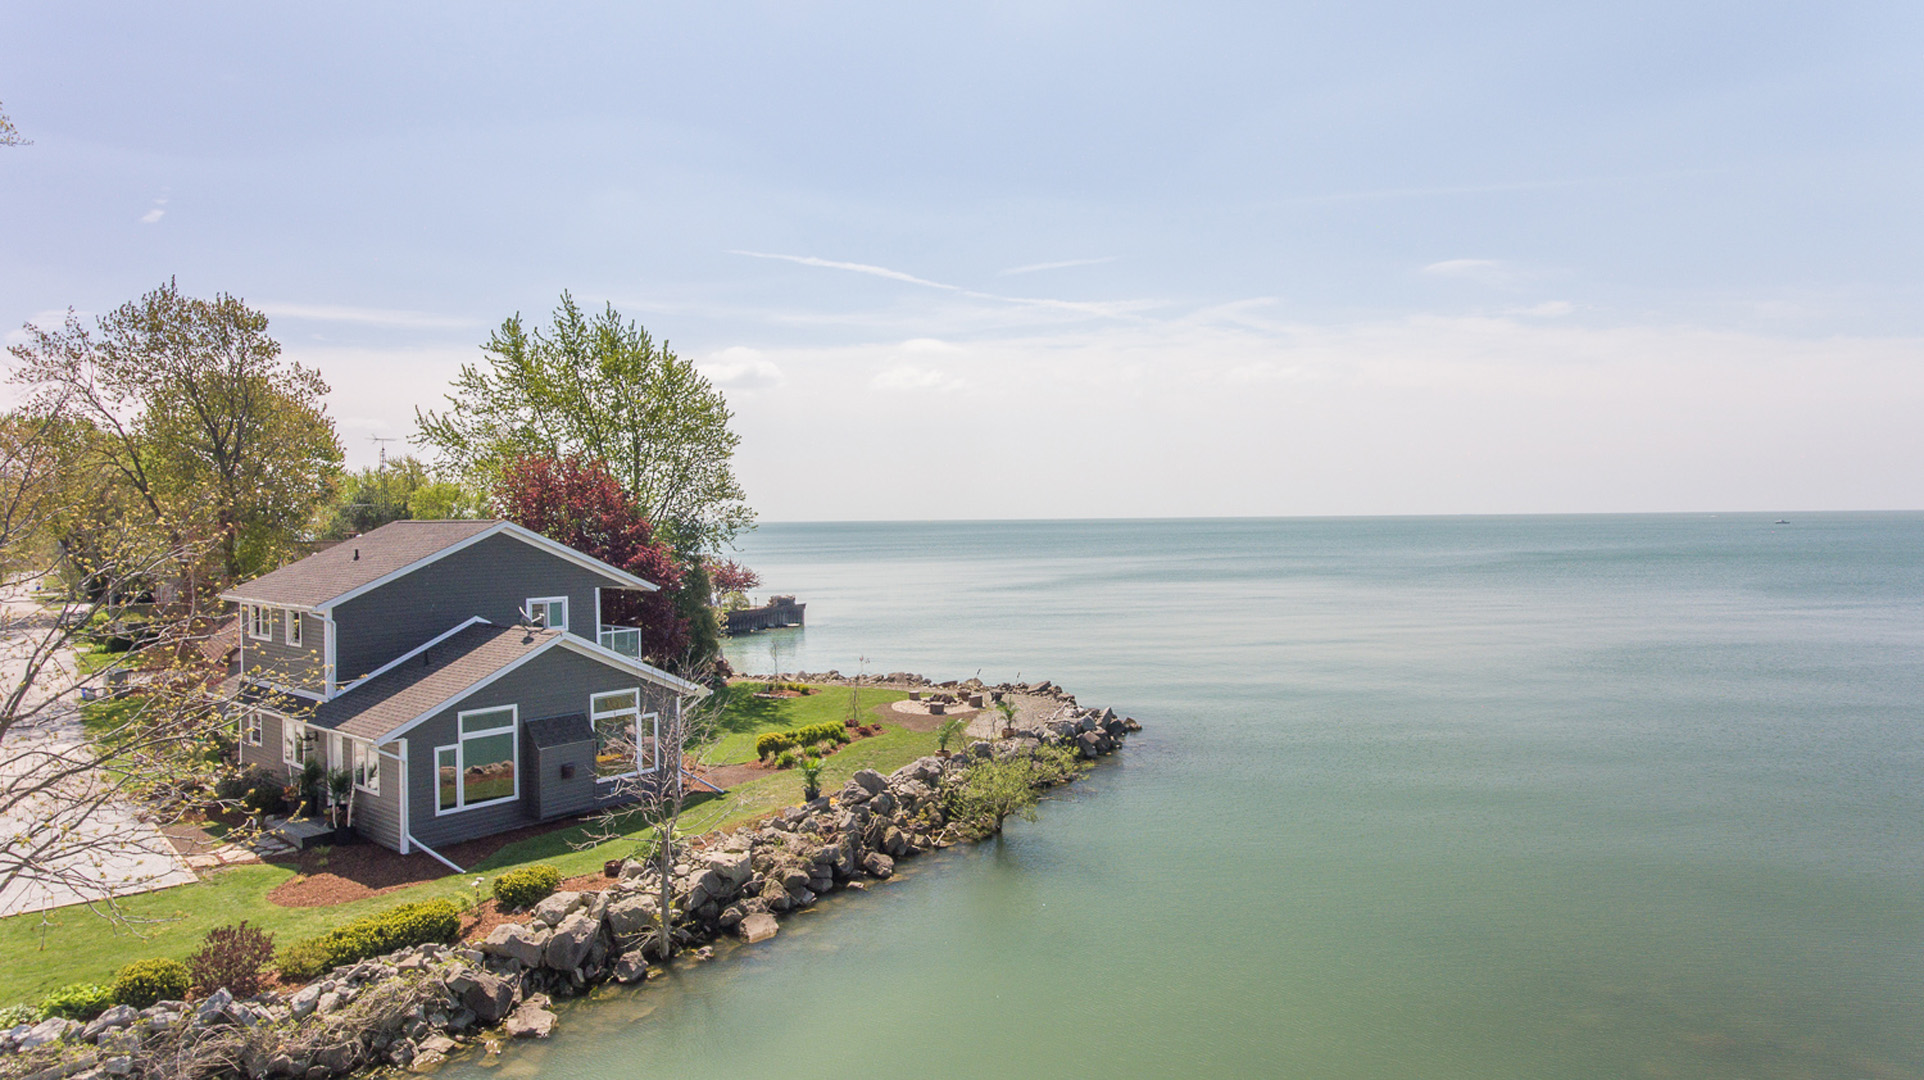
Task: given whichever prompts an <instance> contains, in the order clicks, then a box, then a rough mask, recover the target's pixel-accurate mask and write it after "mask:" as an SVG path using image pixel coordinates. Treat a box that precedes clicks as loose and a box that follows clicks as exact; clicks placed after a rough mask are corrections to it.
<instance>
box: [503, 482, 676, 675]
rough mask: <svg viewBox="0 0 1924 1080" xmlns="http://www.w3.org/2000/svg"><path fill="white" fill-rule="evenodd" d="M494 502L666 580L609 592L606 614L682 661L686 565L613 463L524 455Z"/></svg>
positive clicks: (660, 657)
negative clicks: (680, 612) (679, 600)
mask: <svg viewBox="0 0 1924 1080" xmlns="http://www.w3.org/2000/svg"><path fill="white" fill-rule="evenodd" d="M494 501H495V509H496V510H497V511H498V512H499V513H500V515H501V516H502V517H504V518H506V519H508V520H509V521H512V522H514V523H515V524H517V525H520V526H522V527H523V528H526V529H531V530H533V531H535V532H538V533H540V534H541V535H543V536H545V537H547V538H548V539H550V540H558V541H560V542H561V543H563V544H566V545H568V546H569V547H571V548H574V549H576V550H577V551H583V552H586V553H587V554H589V555H593V556H594V557H595V558H597V559H600V560H601V561H602V562H605V563H608V564H610V565H612V566H618V567H620V568H621V569H623V570H626V571H628V572H629V573H631V574H633V575H635V576H636V577H639V578H642V579H643V580H646V581H651V582H654V583H655V584H656V585H659V586H661V589H660V590H659V591H657V592H641V591H639V590H634V589H609V590H607V591H605V592H603V593H602V594H601V617H602V619H603V621H605V622H608V623H612V624H614V625H616V626H639V627H640V628H641V651H642V655H643V656H645V657H647V658H648V659H649V660H650V661H651V662H653V663H655V664H658V665H660V666H662V667H667V668H679V667H680V666H681V664H682V662H683V660H684V658H685V654H686V653H687V651H688V622H687V620H685V619H683V618H681V617H679V616H677V615H676V614H675V608H674V603H673V600H672V599H671V594H673V593H674V592H675V590H677V589H679V588H680V587H681V568H680V567H679V566H677V565H676V563H675V556H674V552H673V551H672V550H670V549H669V547H668V545H666V544H663V543H659V542H657V541H656V540H655V529H654V526H653V525H652V524H650V523H649V521H648V519H647V518H645V517H643V516H642V513H641V508H640V507H639V506H638V505H637V504H636V503H635V499H634V496H632V495H630V494H629V493H628V491H627V489H625V488H623V487H622V486H621V483H620V481H618V480H616V479H615V478H614V476H613V475H611V474H610V473H609V472H608V469H607V467H606V466H604V465H602V464H601V462H599V461H594V460H582V459H579V458H574V457H566V458H561V459H555V458H548V457H523V458H517V459H515V460H514V461H511V462H509V463H508V466H507V468H506V469H504V470H503V471H502V474H501V482H500V483H499V484H498V485H497V486H496V487H495V490H494Z"/></svg>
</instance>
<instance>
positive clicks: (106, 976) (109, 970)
mask: <svg viewBox="0 0 1924 1080" xmlns="http://www.w3.org/2000/svg"><path fill="white" fill-rule="evenodd" d="M871 695H873V698H872V699H871ZM900 697H902V694H901V693H899V692H895V691H883V690H865V691H863V693H862V696H861V699H860V703H861V705H862V707H863V708H864V710H868V709H870V708H871V706H872V704H880V703H882V702H884V701H893V700H896V699H899V698H900ZM847 708H848V694H847V692H846V691H845V690H843V689H842V688H839V687H831V688H828V689H826V690H824V692H822V693H819V694H811V695H809V696H807V697H802V698H790V699H786V700H781V701H767V700H760V699H756V698H752V697H749V696H748V695H747V694H739V695H732V696H731V697H730V699H729V700H728V701H727V703H726V705H725V712H724V716H723V720H724V725H723V729H724V731H726V732H727V735H726V738H729V739H746V740H747V745H748V752H747V754H746V755H745V756H744V757H742V758H738V759H732V760H746V759H747V758H750V757H753V755H754V736H755V735H756V734H759V733H760V732H762V731H770V730H780V729H783V728H791V727H798V726H801V725H803V724H810V723H820V722H822V721H824V720H832V719H839V718H840V717H842V716H844V715H846V710H847ZM864 719H865V720H870V721H872V720H873V719H874V717H873V714H872V713H871V714H870V715H868V716H866V717H864ZM934 752H935V735H934V734H933V733H931V732H915V731H909V730H907V729H905V728H899V727H896V726H894V725H884V730H883V733H882V734H880V735H878V736H875V737H874V738H871V739H861V740H858V741H856V742H854V743H852V744H850V745H849V746H847V747H846V748H844V749H843V750H842V751H841V752H839V753H836V754H834V755H832V756H831V757H829V759H828V762H827V765H826V767H825V768H824V769H823V771H822V789H823V790H824V791H834V790H836V789H838V788H840V787H841V786H842V785H843V784H844V783H845V782H846V781H847V780H848V778H849V776H850V775H852V774H853V773H854V772H855V771H856V770H858V769H864V768H872V769H877V770H880V771H882V772H891V771H893V770H894V769H896V768H899V767H900V766H902V765H904V764H906V763H907V762H909V761H912V760H914V759H915V758H918V757H921V756H923V755H925V754H932V753H934ZM709 760H717V759H716V758H715V756H714V755H710V756H709ZM801 797H802V778H801V774H800V773H798V772H797V771H795V770H793V769H788V770H784V771H782V772H779V773H775V774H773V775H770V776H767V777H764V778H762V779H759V780H755V781H753V782H751V783H747V784H742V785H740V786H738V787H736V788H734V789H733V790H731V791H730V792H729V793H728V794H727V795H708V796H705V797H703V798H701V799H699V800H691V805H690V807H689V809H688V810H687V812H686V813H685V814H684V815H683V818H682V827H683V830H684V831H685V832H706V831H708V830H711V829H718V828H726V827H730V826H733V825H736V824H739V823H741V822H744V821H748V820H751V819H753V818H757V817H760V816H762V815H764V814H768V813H770V812H772V811H775V810H779V809H780V808H782V807H784V806H790V805H793V804H795V803H798V802H800V801H801ZM586 833H587V829H586V828H585V827H583V826H575V827H572V828H569V829H562V830H558V831H556V832H552V833H548V834H546V835H544V836H538V837H535V838H533V839H530V840H523V841H521V842H519V843H516V844H511V845H509V846H508V847H505V848H503V849H501V850H500V851H499V852H496V853H495V854H494V856H493V857H491V858H489V859H487V860H486V861H485V862H483V863H481V864H479V865H478V866H473V867H469V868H468V870H469V872H468V873H466V874H459V875H456V874H449V875H448V876H446V877H443V878H439V879H437V880H435V881H430V882H426V883H424V884H421V885H416V886H413V887H412V888H408V889H401V890H396V891H395V892H391V893H388V894H386V895H383V896H378V897H374V898H372V899H369V900H362V901H357V902H355V903H352V904H342V905H339V906H335V907H319V908H284V907H278V906H276V905H274V904H271V903H268V902H267V900H266V896H267V894H268V893H269V892H271V891H273V889H274V888H275V887H276V886H278V885H280V884H281V883H282V882H284V881H286V880H287V879H288V878H290V877H292V876H293V875H294V871H293V870H292V869H290V868H287V867H282V866H273V865H269V866H242V867H232V868H229V869H227V870H222V871H219V872H217V873H214V874H212V875H211V876H209V877H208V878H207V880H204V881H202V882H200V883H198V884H194V885H183V886H180V887H178V888H173V889H167V890H164V891H162V892H157V893H148V894H146V895H144V896H135V897H130V898H128V899H127V900H126V901H124V902H123V905H122V906H123V909H124V910H126V911H127V912H128V913H129V914H130V915H132V916H133V917H134V918H135V919H136V920H140V922H139V925H138V926H137V927H136V928H135V930H134V931H131V932H130V931H127V930H120V931H116V930H115V929H114V928H113V927H112V926H111V925H110V924H109V923H108V922H106V921H105V920H103V919H101V918H100V917H98V916H96V915H94V914H92V913H91V912H89V911H88V910H87V909H86V908H84V907H73V908H65V909H62V910H58V911H52V912H48V913H47V914H46V920H45V923H44V924H43V922H42V918H41V916H40V915H39V914H29V915H16V916H13V917H12V918H8V919H0V959H4V961H5V962H4V963H0V1005H6V1004H10V1003H13V1002H16V1001H38V1000H39V999H40V998H41V997H42V996H44V995H45V994H46V993H47V992H48V991H49V990H53V989H55V988H57V987H61V986H65V985H67V984H68V983H74V982H92V981H99V982H106V981H108V980H110V979H111V977H112V975H113V973H114V971H116V970H117V969H119V968H120V967H121V966H122V965H124V964H126V963H128V962H129V961H131V960H136V959H139V958H141V957H146V956H172V957H180V958H184V957H185V956H186V955H187V954H188V953H190V952H192V951H194V949H195V948H196V947H198V945H199V944H200V940H201V938H202V937H203V936H205V935H206V933H207V931H208V930H210V929H212V928H214V927H216V926H224V925H227V924H230V923H235V922H239V921H240V920H242V919H246V920H247V921H248V922H249V924H250V925H253V926H258V927H260V928H261V929H263V930H266V931H268V932H270V933H272V934H273V935H274V937H275V940H276V941H277V942H279V943H282V944H285V943H289V942H292V941H295V940H297V939H300V938H304V937H311V936H313V935H315V934H319V933H321V932H323V931H325V930H327V929H329V928H331V927H333V926H336V925H339V924H340V923H343V922H346V921H347V920H349V919H352V918H355V917H358V916H360V915H364V914H366V913H368V912H370V911H378V910H381V909H383V908H387V907H392V906H394V905H396V904H400V903H405V902H407V901H410V900H423V899H428V898H431V897H436V896H463V897H472V896H473V889H472V887H471V883H472V882H473V881H474V879H475V878H476V877H481V878H484V879H486V880H484V881H483V883H482V888H483V892H484V894H485V891H486V889H487V887H488V886H489V885H490V884H491V883H492V880H493V878H494V876H495V875H497V874H499V873H500V872H501V871H503V870H507V869H511V868H513V867H516V866H521V865H525V864H527V863H533V862H546V863H551V864H553V865H554V866H556V867H558V868H559V869H560V870H561V873H562V876H564V877H576V876H579V875H582V874H588V873H593V872H595V871H596V870H597V869H598V868H599V867H600V866H601V864H602V863H603V862H605V861H607V860H609V859H614V858H621V857H624V856H626V855H628V854H630V853H631V852H632V851H633V850H634V848H635V846H636V844H637V842H638V841H639V840H640V839H642V838H643V837H644V835H645V833H646V830H638V831H637V832H636V833H634V834H632V835H630V836H627V837H622V838H619V839H616V840H612V841H609V842H606V843H603V844H600V845H597V846H595V847H591V848H587V849H584V850H579V851H577V850H575V849H574V847H573V844H575V843H580V842H582V841H583V840H584V839H585V838H586ZM43 945H44V948H43Z"/></svg>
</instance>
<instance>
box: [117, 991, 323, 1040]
mask: <svg viewBox="0 0 1924 1080" xmlns="http://www.w3.org/2000/svg"><path fill="white" fill-rule="evenodd" d="M314 996H315V997H316V998H319V997H320V996H321V994H320V991H319V990H316V991H315V992H314ZM139 1016H140V1010H139V1009H136V1008H134V1007H133V1006H132V1005H116V1006H114V1007H113V1008H111V1009H108V1010H107V1011H106V1012H104V1013H101V1014H100V1015H99V1016H96V1017H94V1018H93V1019H92V1020H90V1021H88V1022H87V1026H86V1027H84V1028H82V1029H81V1031H80V1037H81V1038H83V1039H85V1040H87V1041H88V1042H93V1041H94V1040H96V1039H98V1038H100V1036H101V1035H102V1034H103V1033H104V1032H108V1031H117V1030H119V1029H121V1028H124V1027H126V1026H127V1025H128V1024H131V1023H133V1022H134V1021H135V1020H136V1019H138V1018H139Z"/></svg>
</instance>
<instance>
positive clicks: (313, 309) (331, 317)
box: [254, 300, 474, 329]
mask: <svg viewBox="0 0 1924 1080" xmlns="http://www.w3.org/2000/svg"><path fill="white" fill-rule="evenodd" d="M254 306H255V307H256V308H258V309H259V310H260V311H261V312H262V313H263V314H266V315H268V316H271V317H273V318H277V319H300V320H303V321H306V322H336V323H361V324H364V325H368V326H406V327H414V328H419V329H455V328H458V327H464V326H473V325H474V321H473V320H471V319H460V318H455V317H453V316H448V315H433V314H429V313H428V312H424V311H399V310H395V309H392V308H367V307H345V306H341V305H336V304H286V303H281V302H280V301H276V300H267V301H263V302H261V303H258V304H255V305H254Z"/></svg>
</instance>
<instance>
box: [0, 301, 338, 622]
mask: <svg viewBox="0 0 1924 1080" xmlns="http://www.w3.org/2000/svg"><path fill="white" fill-rule="evenodd" d="M26 331H27V340H26V342H24V343H23V344H20V345H16V346H13V347H12V349H11V350H10V351H11V352H12V353H13V356H14V358H15V360H16V361H17V362H18V364H17V367H16V370H15V373H14V381H15V382H17V383H22V384H25V385H27V386H28V387H30V388H31V391H32V393H31V397H30V403H29V410H30V411H31V412H32V413H33V414H34V415H37V416H41V417H62V418H64V422H65V423H66V424H67V425H68V428H67V430H69V431H85V432H86V433H87V439H86V441H85V443H84V451H85V452H86V453H88V454H90V455H93V456H95V457H97V460H98V461H99V463H100V464H102V465H103V466H105V468H104V473H105V475H107V476H110V477H112V478H113V480H114V482H115V483H116V485H117V486H119V487H120V488H122V489H123V490H124V491H126V492H127V493H128V494H129V496H130V499H129V503H130V504H131V505H135V506H138V507H141V508H144V510H145V512H146V514H147V516H148V519H149V520H148V521H147V522H146V523H145V524H146V525H149V526H151V527H153V528H155V529H157V530H158V531H159V532H160V533H161V534H162V535H164V537H165V539H166V543H167V544H168V545H169V546H172V547H180V546H181V545H184V544H189V543H193V542H196V541H203V540H204V541H206V542H207V544H208V545H209V546H210V547H211V549H212V551H213V553H214V555H215V567H216V572H217V573H218V575H219V576H220V578H221V579H222V581H220V582H216V584H223V583H225V582H228V581H233V580H236V579H239V578H242V577H246V576H250V575H252V574H255V573H259V572H261V571H263V570H266V569H269V568H271V567H272V566H274V565H275V564H276V563H278V562H279V561H280V560H281V557H282V556H283V555H284V554H286V553H287V551H288V549H289V546H290V545H291V544H292V542H293V541H294V540H296V539H297V538H298V537H299V534H300V531H301V529H302V527H303V526H305V525H306V524H307V522H308V520H309V518H310V516H311V515H312V513H313V511H314V508H315V506H316V505H318V504H319V503H320V501H321V500H322V499H323V498H325V497H326V495H327V492H328V487H329V483H330V480H331V478H332V476H333V474H334V473H335V471H336V470H338V468H339V466H340V461H341V446H340V442H339V440H338V439H337V438H336V437H335V434H334V424H333V421H331V420H330V419H328V416H327V411H326V406H325V405H324V404H323V403H322V397H323V396H324V395H325V394H326V393H327V390H328V387H327V384H326V383H325V382H324V381H322V379H321V377H320V375H319V373H317V372H315V371H313V370H310V369H308V368H304V367H302V366H300V365H299V364H296V363H293V362H292V361H288V360H284V359H282V358H281V355H280V352H281V347H280V344H279V343H278V342H276V341H275V340H274V339H273V338H271V337H269V336H268V334H267V316H265V315H262V314H261V313H260V312H258V311H255V310H253V309H251V308H249V307H248V306H247V305H246V304H245V303H243V302H242V301H241V300H240V299H238V298H237V297H233V296H229V295H227V294H225V293H222V294H219V295H216V296H215V297H214V298H213V299H212V300H201V299H197V298H194V297H189V296H186V295H184V294H182V293H181V291H180V289H179V286H178V285H177V284H176V283H175V282H173V281H169V282H167V283H166V284H164V285H162V286H160V287H159V288H157V289H155V290H153V291H152V292H149V293H148V294H147V295H145V296H143V297H141V298H140V299H139V300H137V301H133V302H130V303H127V304H123V305H122V306H120V307H119V308H116V309H115V310H114V311H112V312H110V313H108V314H107V315H104V316H102V317H100V319H99V320H98V321H97V327H96V330H95V332H92V333H90V332H89V331H88V330H87V329H86V328H85V327H84V326H82V325H81V323H80V320H79V319H78V318H77V317H76V316H75V315H74V314H73V313H72V312H71V311H70V312H69V313H68V315H67V320H66V324H65V325H64V326H63V327H62V328H61V329H58V330H42V329H40V328H38V327H35V326H31V325H30V326H28V327H27V328H26Z"/></svg>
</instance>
